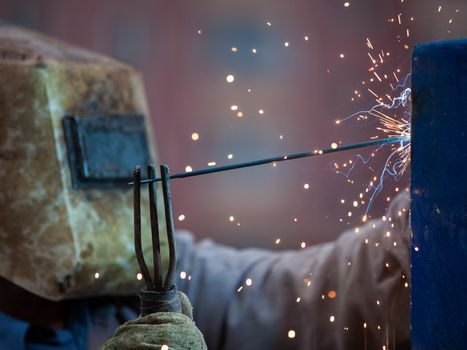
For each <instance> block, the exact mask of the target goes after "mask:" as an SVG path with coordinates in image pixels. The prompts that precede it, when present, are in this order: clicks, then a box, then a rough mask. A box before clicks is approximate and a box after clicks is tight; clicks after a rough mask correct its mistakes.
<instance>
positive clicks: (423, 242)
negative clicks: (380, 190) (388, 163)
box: [411, 40, 467, 350]
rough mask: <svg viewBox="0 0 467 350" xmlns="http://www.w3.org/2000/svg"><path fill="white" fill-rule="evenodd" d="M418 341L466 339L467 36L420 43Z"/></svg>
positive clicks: (460, 345) (439, 343)
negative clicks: (462, 38)
mask: <svg viewBox="0 0 467 350" xmlns="http://www.w3.org/2000/svg"><path fill="white" fill-rule="evenodd" d="M412 79H413V81H412V92H413V117H412V138H411V140H412V164H411V169H412V173H411V176H412V178H411V197H412V204H411V223H412V231H413V240H412V247H411V264H412V269H411V279H412V322H411V323H412V325H411V328H412V348H413V349H414V350H418V349H465V348H466V344H467V298H466V295H467V181H466V179H467V40H458V41H443V42H434V43H427V44H422V45H419V46H417V47H416V49H415V51H414V56H413V78H412Z"/></svg>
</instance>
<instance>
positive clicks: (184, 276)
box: [180, 271, 186, 280]
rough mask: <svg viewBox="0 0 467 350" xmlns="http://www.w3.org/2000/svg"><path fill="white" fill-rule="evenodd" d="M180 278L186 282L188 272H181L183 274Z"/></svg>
mask: <svg viewBox="0 0 467 350" xmlns="http://www.w3.org/2000/svg"><path fill="white" fill-rule="evenodd" d="M180 278H181V279H182V280H184V279H185V278H186V272H185V271H181V272H180Z"/></svg>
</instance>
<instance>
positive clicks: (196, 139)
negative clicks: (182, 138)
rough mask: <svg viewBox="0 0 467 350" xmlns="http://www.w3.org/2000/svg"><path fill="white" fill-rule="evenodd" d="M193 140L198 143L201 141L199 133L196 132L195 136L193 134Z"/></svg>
mask: <svg viewBox="0 0 467 350" xmlns="http://www.w3.org/2000/svg"><path fill="white" fill-rule="evenodd" d="M191 139H192V140H193V141H198V140H199V134H198V133H197V132H194V133H193V134H191Z"/></svg>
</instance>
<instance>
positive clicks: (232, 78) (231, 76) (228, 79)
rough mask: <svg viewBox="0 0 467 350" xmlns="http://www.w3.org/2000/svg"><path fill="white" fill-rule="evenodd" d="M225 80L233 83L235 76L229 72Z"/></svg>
mask: <svg viewBox="0 0 467 350" xmlns="http://www.w3.org/2000/svg"><path fill="white" fill-rule="evenodd" d="M225 80H226V81H227V82H228V83H233V81H234V80H235V77H234V76H233V74H229V75H227V76H226V77H225Z"/></svg>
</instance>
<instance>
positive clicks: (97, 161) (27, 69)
mask: <svg viewBox="0 0 467 350" xmlns="http://www.w3.org/2000/svg"><path fill="white" fill-rule="evenodd" d="M150 131H151V127H150V121H149V118H148V110H147V105H146V100H145V94H144V87H143V81H142V78H141V75H140V73H139V72H138V71H137V70H135V69H134V68H133V67H130V66H128V65H127V64H123V63H121V62H118V61H116V60H114V59H111V58H108V57H105V56H103V55H99V54H95V53H93V52H90V51H87V50H84V49H80V48H77V47H74V46H70V45H67V44H64V43H62V42H59V41H56V40H53V39H51V38H48V37H46V36H43V35H40V34H37V33H34V32H31V31H28V30H23V29H19V28H15V27H9V26H0V275H1V276H2V277H4V278H5V279H7V280H9V281H11V282H13V283H15V284H16V285H18V286H20V287H23V288H25V289H26V290H29V291H30V292H32V293H34V294H36V295H39V296H41V297H44V298H47V299H51V300H60V299H66V298H75V297H88V296H97V295H124V294H132V293H134V292H136V291H137V290H138V289H139V287H140V285H141V282H140V281H138V273H139V271H138V267H137V263H136V261H135V255H134V245H133V211H132V189H131V187H130V186H128V181H129V180H130V179H131V171H132V169H133V167H134V166H135V165H137V164H140V165H145V164H147V163H155V162H157V158H156V153H155V149H154V138H153V137H152V136H151V132H150ZM159 195H160V194H159ZM159 197H160V196H159ZM161 202H162V200H158V203H161ZM142 207H143V209H144V208H147V207H148V203H147V202H144V200H143V202H142ZM160 217H162V216H160ZM142 219H143V221H142V229H143V233H144V232H149V220H148V215H145V212H144V211H143V215H142ZM161 224H162V223H161ZM161 229H162V232H161V233H165V227H163V225H162V226H161ZM147 236H149V235H146V237H147ZM161 236H162V237H165V234H162V235H161ZM143 243H144V242H143ZM163 244H164V242H163ZM146 246H149V245H146ZM162 250H163V251H164V249H162Z"/></svg>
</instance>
